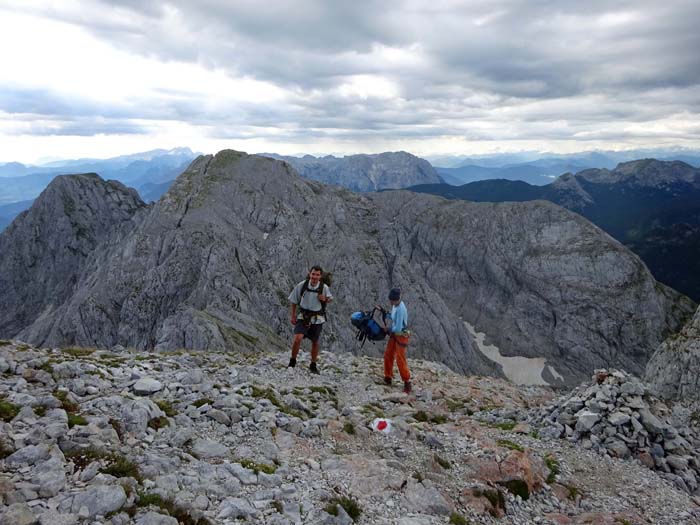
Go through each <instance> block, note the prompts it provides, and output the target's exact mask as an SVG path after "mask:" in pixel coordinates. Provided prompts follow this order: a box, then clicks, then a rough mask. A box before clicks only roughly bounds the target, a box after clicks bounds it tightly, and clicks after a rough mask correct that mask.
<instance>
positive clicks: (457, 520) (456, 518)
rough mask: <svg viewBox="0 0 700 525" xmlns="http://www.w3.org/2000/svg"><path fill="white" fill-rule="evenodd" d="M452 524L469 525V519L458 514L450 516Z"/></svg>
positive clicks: (454, 513)
mask: <svg viewBox="0 0 700 525" xmlns="http://www.w3.org/2000/svg"><path fill="white" fill-rule="evenodd" d="M450 523H451V524H452V525H469V522H468V521H467V519H466V518H465V517H464V516H462V515H461V514H459V513H457V512H453V513H452V514H450Z"/></svg>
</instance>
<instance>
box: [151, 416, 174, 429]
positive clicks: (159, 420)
mask: <svg viewBox="0 0 700 525" xmlns="http://www.w3.org/2000/svg"><path fill="white" fill-rule="evenodd" d="M168 425H170V421H168V418H167V417H164V416H160V417H154V418H151V419H149V421H148V427H149V428H152V429H153V430H160V429H161V428H165V427H167V426H168Z"/></svg>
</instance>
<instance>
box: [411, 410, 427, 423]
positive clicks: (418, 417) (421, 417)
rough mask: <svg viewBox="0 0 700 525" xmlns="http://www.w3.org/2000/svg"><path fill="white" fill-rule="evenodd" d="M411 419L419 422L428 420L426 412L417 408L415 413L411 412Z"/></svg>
mask: <svg viewBox="0 0 700 525" xmlns="http://www.w3.org/2000/svg"><path fill="white" fill-rule="evenodd" d="M413 419H415V420H416V421H420V422H421V423H425V422H426V421H428V414H426V413H425V412H424V411H422V410H419V411H418V412H416V413H415V414H413Z"/></svg>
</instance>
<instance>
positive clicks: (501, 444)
mask: <svg viewBox="0 0 700 525" xmlns="http://www.w3.org/2000/svg"><path fill="white" fill-rule="evenodd" d="M496 443H498V446H499V447H504V448H509V449H511V450H517V451H519V452H524V451H525V449H524V448H523V447H521V446H520V445H518V444H517V443H514V442H513V441H511V440H509V439H499V440H498V441H496Z"/></svg>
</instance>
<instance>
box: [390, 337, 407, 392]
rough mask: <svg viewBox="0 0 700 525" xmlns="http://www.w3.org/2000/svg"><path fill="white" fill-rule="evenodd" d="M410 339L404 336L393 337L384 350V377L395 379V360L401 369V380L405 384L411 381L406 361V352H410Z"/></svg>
mask: <svg viewBox="0 0 700 525" xmlns="http://www.w3.org/2000/svg"><path fill="white" fill-rule="evenodd" d="M408 339H409V338H408V337H406V336H403V335H392V336H391V337H390V338H389V342H388V343H387V344H386V349H385V350H384V377H393V375H394V359H396V364H397V365H398V367H399V374H401V380H402V381H403V382H404V383H405V382H407V381H410V380H411V372H410V371H409V370H408V361H406V350H408Z"/></svg>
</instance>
